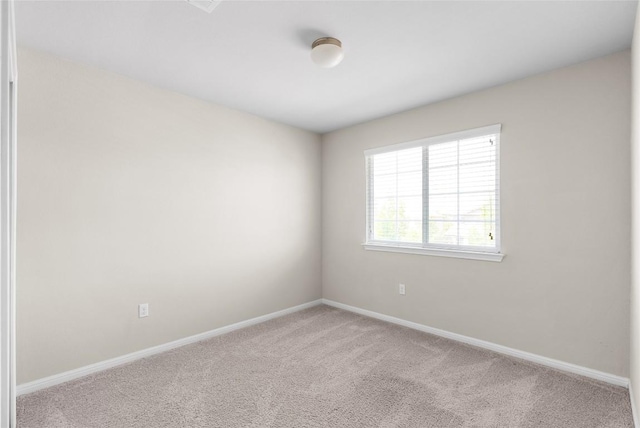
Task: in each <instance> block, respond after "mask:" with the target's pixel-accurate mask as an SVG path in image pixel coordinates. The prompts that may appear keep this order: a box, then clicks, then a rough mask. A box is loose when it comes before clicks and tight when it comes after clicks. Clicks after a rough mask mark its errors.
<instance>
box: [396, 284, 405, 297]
mask: <svg viewBox="0 0 640 428" xmlns="http://www.w3.org/2000/svg"><path fill="white" fill-rule="evenodd" d="M405 291H406V290H405V288H404V284H398V293H400V294H401V295H403V296H404V295H405V294H406V293H405Z"/></svg>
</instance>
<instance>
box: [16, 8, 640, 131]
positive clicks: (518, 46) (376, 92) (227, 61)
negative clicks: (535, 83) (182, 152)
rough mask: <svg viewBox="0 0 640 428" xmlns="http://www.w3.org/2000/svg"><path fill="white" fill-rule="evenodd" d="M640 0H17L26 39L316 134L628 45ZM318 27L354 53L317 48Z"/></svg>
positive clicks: (20, 31)
mask: <svg viewBox="0 0 640 428" xmlns="http://www.w3.org/2000/svg"><path fill="white" fill-rule="evenodd" d="M636 6H637V3H636V2H635V1H562V2H558V1H554V2H545V1H487V2H485V1H470V2H462V1H407V2H404V1H403V2H401V1H391V0H388V1H349V2H348V1H233V0H228V1H224V2H222V3H221V4H220V5H219V6H218V7H217V8H216V9H215V10H214V11H213V13H211V14H208V13H206V12H204V11H202V10H200V9H198V8H196V7H194V6H192V5H190V4H188V3H186V2H184V1H53V0H47V1H19V2H18V5H17V6H16V21H17V32H18V43H19V44H22V45H26V46H31V47H35V48H38V49H42V50H45V51H48V52H51V53H54V54H57V55H60V56H63V57H65V58H69V59H71V60H75V61H80V62H83V63H87V64H92V65H95V66H98V67H101V68H104V69H108V70H112V71H114V72H117V73H121V74H124V75H127V76H131V77H133V78H136V79H140V80H144V81H147V82H150V83H152V84H155V85H158V86H161V87H164V88H168V89H171V90H175V91H178V92H181V93H184V94H188V95H191V96H195V97H198V98H202V99H205V100H209V101H212V102H215V103H218V104H222V105H226V106H229V107H233V108H237V109H239V110H243V111H247V112H250V113H254V114H256V115H259V116H263V117H266V118H269V119H273V120H276V121H279V122H283V123H287V124H290V125H294V126H297V127H300V128H305V129H309V130H312V131H316V132H327V131H331V130H334V129H338V128H342V127H345V126H348V125H352V124H355V123H359V122H363V121H367V120H370V119H373V118H376V117H380V116H385V115H388V114H391V113H395V112H398V111H402V110H407V109H409V108H413V107H417V106H420V105H424V104H428V103H432V102H435V101H438V100H442V99H446V98H450V97H454V96H457V95H461V94H464V93H468V92H471V91H475V90H479V89H482V88H487V87H491V86H494V85H498V84H501V83H504V82H508V81H512V80H515V79H519V78H522V77H525V76H529V75H532V74H536V73H539V72H543V71H547V70H551V69H554V68H558V67H562V66H565V65H569V64H573V63H577V62H580V61H584V60H587V59H591V58H595V57H598V56H602V55H606V54H608V53H612V52H617V51H620V50H624V49H627V48H629V47H630V46H631V39H632V33H633V25H634V20H635V11H636ZM321 36H333V37H337V38H339V39H341V40H342V42H343V46H344V48H345V59H344V61H343V62H342V63H341V64H340V65H339V66H338V67H336V68H334V69H321V68H318V67H317V66H315V65H314V64H313V63H312V62H311V60H310V59H309V53H310V46H311V42H313V40H315V39H316V38H318V37H321Z"/></svg>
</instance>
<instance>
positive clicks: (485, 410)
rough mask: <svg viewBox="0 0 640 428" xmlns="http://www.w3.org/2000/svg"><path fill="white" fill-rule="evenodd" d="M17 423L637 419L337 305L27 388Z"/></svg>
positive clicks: (590, 393)
mask: <svg viewBox="0 0 640 428" xmlns="http://www.w3.org/2000/svg"><path fill="white" fill-rule="evenodd" d="M43 358H44V356H43ZM18 422H19V424H18V427H19V428H32V427H38V428H43V427H46V428H57V427H77V428H93V427H95V428H108V427H118V428H123V427H145V428H146V427H149V428H162V427H181V428H182V427H194V428H195V427H221V428H234V427H255V428H258V427H291V428H304V427H347V428H351V427H419V428H427V427H438V428H445V427H562V428H572V427H579V428H587V427H603V428H604V427H606V428H613V427H633V422H632V419H631V410H630V404H629V396H628V393H627V391H626V390H625V389H623V388H618V387H613V386H609V385H606V384H603V383H599V382H596V381H591V380H588V379H585V378H581V377H578V376H572V375H567V374H564V373H560V372H557V371H554V370H551V369H547V368H544V367H540V366H537V365H534V364H530V363H526V362H523V361H520V360H516V359H513V358H509V357H505V356H502V355H499V354H495V353H492V352H489V351H485V350H481V349H477V348H473V347H470V346H466V345H462V344H459V343H456V342H453V341H450V340H447V339H443V338H439V337H436V336H431V335H428V334H424V333H421V332H417V331H414V330H410V329H407V328H404V327H399V326H396V325H392V324H388V323H385V322H381V321H377V320H373V319H369V318H365V317H361V316H359V315H355V314H352V313H348V312H344V311H341V310H338V309H334V308H330V307H327V306H319V307H315V308H311V309H308V310H305V311H302V312H299V313H296V314H293V315H288V316H286V317H283V318H279V319H276V320H272V321H269V322H266V323H264V324H260V325H257V326H253V327H249V328H246V329H244V330H239V331H236V332H233V333H230V334H227V335H224V336H219V337H216V338H213V339H210V340H207V341H204V342H199V343H196V344H193V345H189V346H186V347H183V348H179V349H175V350H173V351H170V352H167V353H164V354H160V355H157V356H154V357H150V358H146V359H143V360H139V361H137V362H134V363H131V364H128V365H125V366H120V367H117V368H114V369H111V370H108V371H104V372H101V373H98V374H95V375H92V376H89V377H85V378H82V379H78V380H76V381H73V382H69V383H67V384H64V385H60V386H57V387H53V388H49V389H47V390H43V391H39V392H36V393H33V394H30V395H26V396H22V397H20V398H19V400H18Z"/></svg>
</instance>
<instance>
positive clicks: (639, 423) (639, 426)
mask: <svg viewBox="0 0 640 428" xmlns="http://www.w3.org/2000/svg"><path fill="white" fill-rule="evenodd" d="M629 399H630V400H631V414H632V415H633V425H634V426H635V427H636V428H640V415H639V414H638V410H640V409H637V408H636V401H635V399H634V398H633V386H632V385H631V384H629Z"/></svg>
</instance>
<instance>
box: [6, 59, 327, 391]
mask: <svg viewBox="0 0 640 428" xmlns="http://www.w3.org/2000/svg"><path fill="white" fill-rule="evenodd" d="M19 66H20V92H19V101H18V104H19V124H18V139H19V165H18V170H19V176H18V182H19V185H18V193H19V195H20V196H19V201H18V212H19V216H18V254H19V261H18V266H17V282H18V292H17V299H18V302H17V305H18V308H17V316H18V320H17V329H18V332H17V336H18V349H17V354H18V383H24V382H28V381H31V380H34V379H38V378H42V377H44V376H48V375H52V374H56V373H60V372H63V371H66V370H70V369H75V368H78V367H81V366H84V365H87V364H90V363H95V362H98V361H102V360H105V359H108V358H112V357H116V356H120V355H123V354H126V353H129V352H132V351H136V350H140V349H144V348H148V347H150V346H154V345H158V344H162V343H166V342H169V341H172V340H175V339H179V338H183V337H186V336H189V335H193V334H196V333H200V332H203V331H207V330H211V329H214V328H216V327H220V326H223V325H228V324H231V323H234V322H237V321H241V320H246V319H249V318H252V317H255V316H259V315H263V314H266V313H270V312H273V311H277V310H280V309H283V308H287V307H291V306H294V305H298V304H301V303H305V302H308V301H311V300H313V299H317V298H319V297H320V296H321V283H320V278H321V272H320V256H321V254H320V240H321V230H320V226H321V222H320V203H321V193H320V189H321V187H320V184H321V180H320V176H321V170H320V161H321V147H320V138H319V137H318V136H317V135H315V134H312V133H309V132H305V131H301V130H297V129H294V128H291V127H287V126H284V125H280V124H276V123H273V122H270V121H267V120H263V119H260V118H258V117H255V116H251V115H248V114H245V113H240V112H237V111H234V110H230V109H226V108H223V107H219V106H215V105H212V104H209V103H206V102H202V101H198V100H195V99H191V98H188V97H185V96H182V95H178V94H175V93H172V92H168V91H165V90H161V89H158V88H155V87H153V86H150V85H147V84H144V83H140V82H137V81H133V80H130V79H127V78H124V77H121V76H118V75H115V74H111V73H108V72H104V71H99V70H97V69H93V68H89V67H85V66H81V65H77V64H74V63H71V62H66V61H63V60H60V59H57V58H55V57H51V56H48V55H45V54H41V53H38V52H35V51H31V50H25V49H22V50H20V52H19ZM138 303H149V304H150V313H151V316H150V317H149V318H144V319H138V318H137V305H138Z"/></svg>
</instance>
